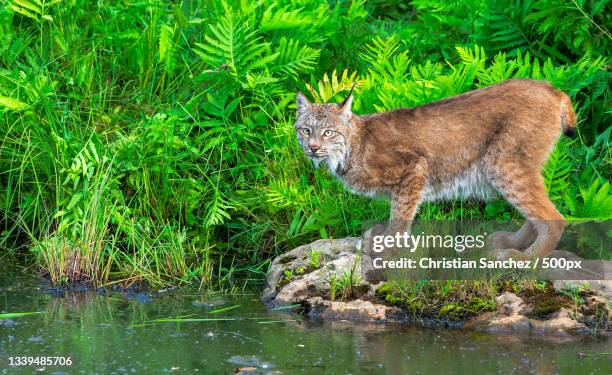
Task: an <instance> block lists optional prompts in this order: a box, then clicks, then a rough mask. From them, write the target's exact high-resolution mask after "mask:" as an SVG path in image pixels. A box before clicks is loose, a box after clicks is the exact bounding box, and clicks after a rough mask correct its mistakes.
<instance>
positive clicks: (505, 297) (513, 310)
mask: <svg viewBox="0 0 612 375" xmlns="http://www.w3.org/2000/svg"><path fill="white" fill-rule="evenodd" d="M495 302H496V303H497V311H498V313H499V314H501V315H506V316H511V315H516V314H520V313H521V311H522V310H523V309H524V303H523V299H522V298H520V297H519V296H517V295H516V294H514V293H510V292H505V293H504V294H502V295H501V296H499V297H497V298H495Z"/></svg>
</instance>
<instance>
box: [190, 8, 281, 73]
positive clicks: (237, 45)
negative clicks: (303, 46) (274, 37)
mask: <svg viewBox="0 0 612 375" xmlns="http://www.w3.org/2000/svg"><path fill="white" fill-rule="evenodd" d="M243 21H244V20H241V19H236V16H234V15H233V14H232V13H229V14H227V15H226V16H224V17H223V18H221V20H220V21H219V22H218V23H217V24H215V25H211V26H210V34H209V35H205V36H204V39H205V41H206V43H205V44H204V43H196V44H195V45H196V47H197V48H196V49H195V50H194V51H195V53H196V54H197V55H198V56H199V57H200V58H201V59H202V60H203V61H204V62H206V63H207V64H208V65H209V66H210V67H212V68H214V69H222V67H227V68H228V69H229V71H230V73H231V74H233V75H235V76H245V75H246V74H247V73H248V72H249V71H251V70H253V69H257V68H261V67H264V66H266V65H267V64H269V63H270V62H272V61H274V60H275V59H276V58H277V57H278V53H274V54H270V53H268V52H269V49H270V43H267V42H262V41H261V36H258V34H257V31H255V30H253V28H252V27H251V26H250V25H249V24H248V22H243Z"/></svg>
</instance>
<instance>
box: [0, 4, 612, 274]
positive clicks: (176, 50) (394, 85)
mask: <svg viewBox="0 0 612 375" xmlns="http://www.w3.org/2000/svg"><path fill="white" fill-rule="evenodd" d="M497 3H498V2H493V1H491V2H489V1H479V0H477V1H473V0H471V1H467V0H466V1H457V2H452V4H451V3H447V2H444V1H413V2H411V3H410V5H408V7H409V9H410V11H408V12H407V11H405V7H406V6H407V5H406V4H403V3H402V4H400V3H397V2H377V1H374V2H365V1H360V0H354V1H338V2H325V1H320V0H307V1H303V2H301V3H300V4H301V5H300V6H299V7H298V6H296V5H295V4H294V2H291V1H288V0H287V1H286V0H279V1H272V0H262V1H250V0H248V1H243V2H240V3H237V2H231V1H221V0H215V1H206V2H204V1H184V2H181V3H173V4H169V3H167V2H162V1H155V0H148V1H137V2H130V3H124V2H111V1H98V2H89V1H84V0H76V1H72V2H67V1H47V2H41V1H38V0H20V1H12V0H10V1H7V0H1V1H0V116H1V120H0V121H1V127H0V214H1V216H0V226H1V229H0V246H2V247H3V248H6V249H14V248H22V247H24V246H25V248H26V249H27V251H28V253H30V254H32V255H33V259H34V261H35V262H36V264H38V265H39V266H40V268H41V270H43V272H45V273H47V274H48V275H49V277H50V279H51V280H52V282H53V283H55V284H61V283H66V282H71V281H79V280H82V281H91V282H94V283H106V282H109V281H111V280H113V281H117V280H124V281H126V282H137V281H143V280H144V281H147V282H148V283H150V284H151V285H154V286H161V285H164V284H179V283H184V282H191V281H194V280H199V281H200V282H201V284H202V285H203V286H206V285H210V283H211V280H212V278H213V275H216V276H217V278H219V279H222V280H225V281H229V282H232V281H233V280H234V279H235V277H236V276H237V275H243V274H245V273H246V274H251V275H255V277H258V276H257V275H261V274H263V272H265V269H266V267H267V265H268V262H269V259H270V257H271V256H274V255H275V254H278V253H280V252H283V251H285V250H287V249H289V248H291V247H294V246H297V245H299V244H303V243H305V242H308V241H311V240H313V239H315V238H320V237H340V236H344V235H347V234H352V235H354V234H357V233H359V232H360V230H361V227H362V226H363V225H364V223H366V222H368V221H371V220H382V219H385V218H386V215H387V211H388V203H387V202H384V201H378V200H374V201H372V200H368V199H364V198H360V197H356V196H353V195H351V194H350V193H348V192H346V191H345V190H344V189H343V187H342V186H340V185H339V184H338V183H337V182H335V181H334V180H333V179H332V178H330V176H329V175H328V174H327V173H326V172H324V171H321V170H317V171H315V170H313V169H312V167H311V166H310V165H309V164H308V163H307V161H306V160H305V158H304V157H303V155H302V153H301V151H300V150H299V147H298V146H297V143H296V142H295V137H294V134H293V129H292V122H293V116H294V111H295V108H294V105H293V101H294V97H295V92H296V91H298V90H302V91H305V92H307V93H309V95H310V96H311V97H312V98H313V99H314V100H317V101H333V100H340V98H342V96H343V95H344V94H345V93H346V91H347V89H348V88H349V87H350V86H351V85H352V84H353V83H354V82H356V83H357V84H358V86H357V87H358V88H357V95H356V101H355V109H356V111H357V112H358V113H365V112H371V111H381V110H387V109H392V108H396V107H400V106H413V105H419V104H422V103H426V102H429V101H432V100H436V99H439V98H442V97H446V96H449V95H454V94H458V93H461V92H465V91H468V90H470V89H474V88H478V87H483V86H487V85H490V84H493V83H495V82H499V81H502V80H505V79H507V78H511V77H531V78H537V79H547V80H549V81H551V82H552V83H553V85H555V86H556V87H559V88H561V89H563V90H565V91H567V92H568V93H569V94H570V95H571V96H572V98H573V99H574V101H575V103H576V109H577V112H578V114H579V117H580V119H581V122H580V124H579V133H580V134H579V135H580V138H579V139H578V140H576V141H568V140H562V141H561V144H560V146H559V147H558V149H557V150H556V151H555V152H554V153H553V157H552V158H551V160H550V162H549V164H548V165H547V168H546V171H545V177H546V179H547V186H548V188H549V191H550V193H551V196H552V197H553V200H554V201H555V203H556V204H557V205H558V207H559V209H560V210H561V211H562V212H564V213H565V214H566V216H568V217H581V218H609V217H610V214H611V213H612V198H611V195H610V192H609V182H608V180H609V179H610V175H611V174H610V158H609V154H610V148H609V137H610V130H609V124H610V120H611V118H612V117H611V113H610V111H609V108H610V105H609V104H610V102H609V93H610V89H609V82H610V72H609V69H608V67H609V64H610V60H609V59H610V57H609V51H610V50H611V49H610V34H609V30H608V29H607V28H606V25H609V24H610V22H609V21H610V20H609V18H610V15H609V12H606V11H605V6H602V4H604V3H605V2H601V1H599V2H597V1H595V2H588V3H586V2H581V1H577V2H573V3H572V4H574V5H572V6H569V7H563V8H555V9H557V10H556V11H555V12H550V11H549V10H550V9H552V8H554V7H555V6H556V4H557V1H556V0H547V1H538V2H535V3H534V2H509V3H508V4H507V5H508V6H507V7H505V8H504V7H499V6H498V5H497ZM604 5H605V4H604ZM466 15H468V18H467V19H469V20H470V22H469V23H467V24H466V23H465V22H463V20H464V18H465V17H466ZM567 19H571V20H572V23H573V24H575V25H580V27H575V28H572V27H568V28H563V29H553V28H551V26H550V25H554V24H556V23H562V22H566V21H567ZM458 20H462V21H461V22H458ZM500 20H512V22H510V24H511V25H514V26H513V27H512V28H505V29H503V30H502V29H500V28H501V27H502V26H500V22H501V21H500ZM504 22H506V21H504ZM508 22H509V21H508ZM504 27H505V26H504ZM504 30H507V31H504ZM487 35H493V37H491V38H488V37H486V36H487ZM514 217H517V214H516V212H514V211H513V210H512V209H511V208H510V207H509V206H508V205H507V204H505V203H504V202H502V201H498V202H492V203H489V204H487V205H483V204H480V203H478V202H453V203H444V204H435V205H434V204H429V205H426V206H424V207H423V209H422V210H421V213H420V218H421V219H434V220H437V219H445V220H449V219H450V220H455V219H481V218H485V219H499V218H506V219H511V218H514Z"/></svg>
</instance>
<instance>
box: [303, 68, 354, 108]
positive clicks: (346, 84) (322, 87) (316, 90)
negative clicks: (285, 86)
mask: <svg viewBox="0 0 612 375" xmlns="http://www.w3.org/2000/svg"><path fill="white" fill-rule="evenodd" d="M355 82H357V72H353V73H352V74H351V75H349V74H348V70H346V69H345V70H344V71H343V72H342V76H340V79H339V80H338V74H337V73H336V71H335V70H334V71H333V72H332V77H331V79H330V78H329V75H328V74H327V73H325V74H324V75H323V79H322V80H320V81H319V82H318V83H317V86H316V87H315V86H314V85H306V86H307V87H308V90H309V91H310V93H311V94H312V96H313V97H314V98H315V101H317V102H321V103H327V102H329V101H330V100H331V99H332V98H333V97H335V96H336V95H337V94H339V93H341V92H343V91H347V90H349V89H350V88H351V87H352V86H353V84H354V83H355Z"/></svg>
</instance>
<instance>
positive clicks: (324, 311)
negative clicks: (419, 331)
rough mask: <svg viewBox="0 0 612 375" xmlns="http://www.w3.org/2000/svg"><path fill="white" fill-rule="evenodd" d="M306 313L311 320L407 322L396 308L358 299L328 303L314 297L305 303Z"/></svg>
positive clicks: (404, 316) (405, 317) (404, 315)
mask: <svg viewBox="0 0 612 375" xmlns="http://www.w3.org/2000/svg"><path fill="white" fill-rule="evenodd" d="M305 311H306V313H307V314H308V317H310V318H318V319H325V320H349V321H376V322H406V321H407V320H408V319H407V316H406V314H405V313H404V312H403V311H402V310H401V309H400V308H399V307H395V306H386V305H382V304H376V303H372V302H370V301H364V300H361V299H357V300H354V301H348V302H340V301H326V300H324V299H323V298H321V297H312V298H309V299H307V300H306V301H305Z"/></svg>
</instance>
